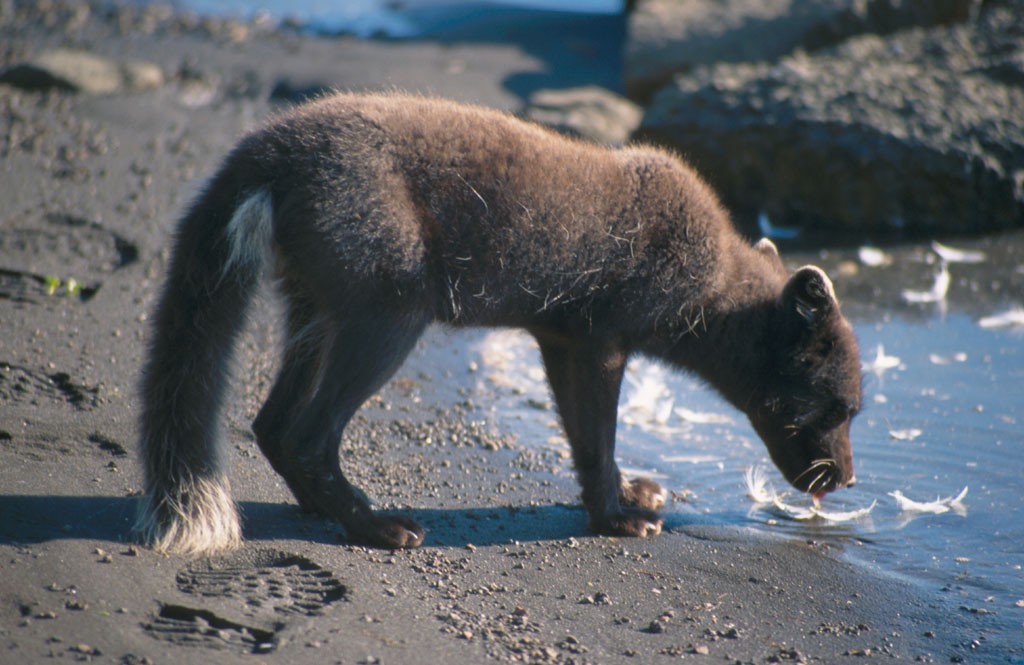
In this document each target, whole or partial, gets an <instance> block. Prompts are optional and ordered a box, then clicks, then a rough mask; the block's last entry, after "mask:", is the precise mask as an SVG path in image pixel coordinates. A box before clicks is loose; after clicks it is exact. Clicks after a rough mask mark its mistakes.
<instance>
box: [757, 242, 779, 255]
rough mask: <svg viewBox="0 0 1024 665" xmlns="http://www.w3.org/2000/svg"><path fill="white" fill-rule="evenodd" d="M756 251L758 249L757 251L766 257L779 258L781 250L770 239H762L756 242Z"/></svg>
mask: <svg viewBox="0 0 1024 665" xmlns="http://www.w3.org/2000/svg"><path fill="white" fill-rule="evenodd" d="M754 249H756V250H757V251H759V252H761V253H762V254H764V255H765V256H778V255H779V248H778V247H776V246H775V243H773V242H772V241H771V240H769V239H768V238H761V239H760V240H758V241H757V242H755V243H754Z"/></svg>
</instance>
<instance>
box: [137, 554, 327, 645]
mask: <svg viewBox="0 0 1024 665" xmlns="http://www.w3.org/2000/svg"><path fill="white" fill-rule="evenodd" d="M176 582H177V585H178V589H179V591H181V592H182V593H184V594H187V595H189V596H192V597H194V598H195V602H194V603H190V604H188V605H186V604H184V603H166V604H163V605H162V607H161V610H160V613H159V614H158V615H157V616H156V617H154V619H153V621H151V622H150V623H148V624H146V626H145V629H146V632H147V633H149V634H150V635H151V636H153V637H155V638H157V639H160V640H164V641H172V642H175V643H179V644H193V645H196V646H205V647H208V648H213V649H223V648H232V649H240V650H243V651H246V652H249V653H266V652H267V651H271V650H273V649H274V648H275V645H276V643H277V635H278V633H280V631H281V630H283V629H284V628H285V626H286V625H287V623H286V619H287V618H288V617H290V616H292V617H294V616H317V615H319V614H320V613H321V612H322V611H323V609H324V608H326V607H327V606H328V605H330V604H331V603H333V602H335V601H337V600H340V599H342V598H344V597H345V594H346V593H347V590H346V588H345V586H344V585H343V584H342V583H341V582H340V581H339V580H338V579H337V578H336V577H335V576H334V574H333V573H331V572H330V571H329V570H326V569H324V568H322V567H321V566H320V565H318V564H316V563H315V562H313V561H311V560H310V559H307V558H306V557H303V556H300V555H298V554H289V553H285V552H278V551H272V550H254V551H243V552H240V553H237V554H234V555H231V556H227V557H218V558H214V559H208V560H204V561H197V562H194V563H191V564H189V565H188V566H186V567H185V568H183V569H182V570H181V571H180V572H179V573H178V575H177V578H176ZM203 599H207V600H208V601H209V603H210V604H216V605H217V606H218V607H225V606H226V605H225V600H227V601H231V600H236V601H238V602H237V606H231V613H232V614H235V615H238V616H240V617H241V618H235V619H232V618H228V617H226V616H224V614H225V613H226V612H215V611H213V610H210V609H208V608H200V607H194V606H192V605H199V604H202V603H201V601H202V600H203ZM228 605H231V604H230V603H228Z"/></svg>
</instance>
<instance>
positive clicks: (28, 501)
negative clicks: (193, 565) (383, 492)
mask: <svg viewBox="0 0 1024 665" xmlns="http://www.w3.org/2000/svg"><path fill="white" fill-rule="evenodd" d="M136 501H137V500H136V499H134V498H132V497H102V496H52V495H49V496H26V495H3V496H0V516H2V519H0V544H2V545H13V546H17V545H31V544H38V543H45V542H51V541H57V540H100V541H108V542H110V543H119V544H125V545H127V544H129V543H132V542H133V536H132V523H133V521H134V518H135V509H136ZM239 507H240V510H241V513H242V525H243V535H244V537H245V539H246V540H247V541H250V542H252V543H257V544H270V543H272V542H273V541H278V540H306V541H311V542H317V543H323V544H334V545H345V544H349V541H348V540H347V538H346V537H345V533H344V529H343V528H342V527H341V525H340V524H338V523H336V522H334V521H332V520H328V519H325V518H323V517H320V516H317V515H313V514H310V513H306V512H304V511H302V510H301V509H300V508H299V507H298V506H296V505H294V504H288V503H266V502H259V501H243V502H241V503H240V504H239ZM385 512H392V511H385ZM393 512H395V513H400V514H402V515H405V516H407V517H411V518H412V519H414V520H416V521H417V522H419V523H420V524H421V525H423V527H424V528H425V529H426V531H427V535H426V539H425V541H424V545H423V546H424V547H465V546H466V545H470V544H472V545H474V546H488V545H501V544H506V543H510V542H535V541H549V540H566V539H568V538H573V537H577V538H584V537H590V536H593V533H592V532H591V531H590V530H589V529H588V528H587V516H586V513H585V512H584V510H583V508H582V506H579V505H567V504H548V505H540V506H506V507H467V508H418V509H409V510H401V511H393ZM682 522H684V518H682V517H681V516H679V515H677V514H673V513H666V515H665V528H666V530H668V529H671V528H672V527H673V526H678V525H680V524H681V523H682Z"/></svg>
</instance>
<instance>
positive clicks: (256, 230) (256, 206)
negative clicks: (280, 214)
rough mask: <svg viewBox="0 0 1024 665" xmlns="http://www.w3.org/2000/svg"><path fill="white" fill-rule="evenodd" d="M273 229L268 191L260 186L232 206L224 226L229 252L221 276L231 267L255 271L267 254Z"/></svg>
mask: <svg viewBox="0 0 1024 665" xmlns="http://www.w3.org/2000/svg"><path fill="white" fill-rule="evenodd" d="M273 231H274V205H273V201H272V200H271V198H270V192H268V191H267V190H265V189H259V190H256V191H255V192H253V193H252V194H250V195H249V196H248V197H247V198H246V199H245V200H244V201H242V203H241V205H239V206H238V207H237V208H235V213H234V214H233V215H231V220H230V221H228V225H227V229H226V232H227V237H228V243H229V245H230V247H231V254H230V255H229V256H228V260H227V262H225V264H224V272H223V275H222V278H223V277H226V276H227V275H228V273H230V272H231V271H232V270H247V271H258V270H259V269H260V268H261V267H262V266H263V264H264V262H265V259H266V257H267V256H268V255H269V254H270V241H271V239H272V237H273Z"/></svg>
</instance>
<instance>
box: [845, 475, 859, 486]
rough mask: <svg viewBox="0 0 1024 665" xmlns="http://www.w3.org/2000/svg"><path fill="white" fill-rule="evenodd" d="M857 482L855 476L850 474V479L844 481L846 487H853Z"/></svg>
mask: <svg viewBox="0 0 1024 665" xmlns="http://www.w3.org/2000/svg"><path fill="white" fill-rule="evenodd" d="M856 484H857V476H850V479H849V480H847V481H846V487H853V486H854V485H856Z"/></svg>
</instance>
